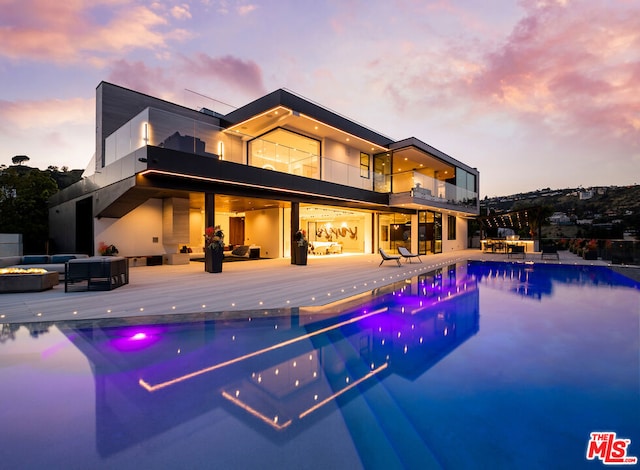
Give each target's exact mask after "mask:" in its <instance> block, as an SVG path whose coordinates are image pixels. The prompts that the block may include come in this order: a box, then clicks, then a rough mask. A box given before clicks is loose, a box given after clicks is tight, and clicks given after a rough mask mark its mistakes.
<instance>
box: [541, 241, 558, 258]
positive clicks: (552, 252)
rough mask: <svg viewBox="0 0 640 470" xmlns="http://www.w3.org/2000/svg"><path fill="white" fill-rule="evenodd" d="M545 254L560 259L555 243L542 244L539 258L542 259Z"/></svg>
mask: <svg viewBox="0 0 640 470" xmlns="http://www.w3.org/2000/svg"><path fill="white" fill-rule="evenodd" d="M545 256H553V257H555V259H557V260H560V255H559V254H558V248H557V247H556V246H555V245H542V254H541V255H540V259H544V257H545Z"/></svg>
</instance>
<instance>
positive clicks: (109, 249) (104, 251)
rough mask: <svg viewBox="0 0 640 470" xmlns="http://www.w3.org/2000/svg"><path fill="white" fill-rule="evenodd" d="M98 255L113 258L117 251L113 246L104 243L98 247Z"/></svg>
mask: <svg viewBox="0 0 640 470" xmlns="http://www.w3.org/2000/svg"><path fill="white" fill-rule="evenodd" d="M98 253H100V255H101V256H115V255H117V254H118V249H117V248H116V247H115V245H107V244H106V243H105V242H100V244H99V245H98Z"/></svg>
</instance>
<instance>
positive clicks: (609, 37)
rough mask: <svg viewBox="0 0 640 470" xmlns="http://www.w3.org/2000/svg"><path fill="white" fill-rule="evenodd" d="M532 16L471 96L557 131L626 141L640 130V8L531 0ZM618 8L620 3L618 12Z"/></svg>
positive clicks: (495, 56) (489, 62) (479, 77)
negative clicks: (639, 77)
mask: <svg viewBox="0 0 640 470" xmlns="http://www.w3.org/2000/svg"><path fill="white" fill-rule="evenodd" d="M523 5H524V6H525V7H526V9H527V15H526V16H525V17H524V18H523V19H522V20H521V21H520V22H519V23H518V24H517V26H516V27H515V28H514V30H513V32H512V34H511V35H510V36H509V37H508V38H507V39H506V41H505V43H504V44H503V45H502V46H501V47H499V48H498V49H496V50H494V51H492V52H491V53H489V54H487V55H486V56H485V61H484V64H483V67H482V69H481V71H480V72H479V73H476V74H474V75H472V76H471V77H470V78H471V82H472V84H471V87H470V88H469V91H470V92H471V93H472V94H473V95H475V96H476V98H482V99H486V100H488V101H490V102H491V103H492V104H493V105H494V106H499V107H501V108H502V109H503V110H504V111H508V112H512V113H516V114H520V115H521V116H522V117H524V118H526V119H531V117H532V116H539V118H540V119H543V120H548V122H549V123H550V124H552V125H553V128H554V130H555V131H557V132H562V133H569V134H571V133H577V132H582V131H583V130H584V127H587V128H588V129H590V132H595V133H597V134H599V135H603V136H606V135H612V134H613V135H616V136H618V137H625V136H626V137H628V138H631V139H632V142H633V141H635V143H636V145H637V144H638V140H637V139H638V137H637V135H638V134H637V133H638V131H639V130H640V123H639V122H638V118H637V115H638V109H639V107H640V81H639V80H638V73H639V72H638V51H639V50H640V30H639V29H638V27H637V25H638V24H640V9H639V8H637V7H636V8H633V7H631V8H628V9H616V8H611V5H610V4H607V5H602V6H598V5H593V4H590V5H589V6H586V5H580V2H546V3H544V4H542V6H540V5H541V4H540V3H539V2H531V1H526V2H524V3H523ZM619 5H620V2H618V3H617V6H619Z"/></svg>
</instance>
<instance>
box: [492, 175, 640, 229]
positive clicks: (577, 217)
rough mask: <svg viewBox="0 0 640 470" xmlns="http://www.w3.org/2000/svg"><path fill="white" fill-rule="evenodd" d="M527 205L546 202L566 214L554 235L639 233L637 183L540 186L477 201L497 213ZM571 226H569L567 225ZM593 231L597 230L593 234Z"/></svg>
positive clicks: (638, 192) (639, 188) (543, 204)
mask: <svg viewBox="0 0 640 470" xmlns="http://www.w3.org/2000/svg"><path fill="white" fill-rule="evenodd" d="M531 206H547V207H549V208H551V209H552V212H560V213H564V214H566V215H567V217H568V218H569V221H570V222H569V223H567V224H563V225H565V227H566V228H562V230H560V229H559V228H557V229H555V230H554V231H553V234H554V235H564V236H575V234H576V233H578V230H580V229H581V231H582V232H583V233H582V234H578V236H581V235H582V236H587V235H592V236H603V235H604V234H605V233H604V232H611V231H613V232H615V233H613V235H614V236H620V237H621V236H622V233H623V232H632V233H633V232H635V233H636V234H637V233H640V185H633V186H599V187H592V188H567V189H550V188H546V189H541V190H538V191H532V192H528V193H520V194H513V195H510V196H499V197H493V198H485V199H484V200H482V201H481V203H480V208H481V214H493V213H495V214H500V213H502V212H509V211H512V210H518V209H523V208H526V207H531ZM570 226H573V227H574V229H573V230H571V229H570V228H569V227H570ZM594 232H597V233H595V234H594Z"/></svg>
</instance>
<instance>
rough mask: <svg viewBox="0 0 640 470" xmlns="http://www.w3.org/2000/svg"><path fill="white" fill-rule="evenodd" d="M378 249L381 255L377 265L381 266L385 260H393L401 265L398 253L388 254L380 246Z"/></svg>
mask: <svg viewBox="0 0 640 470" xmlns="http://www.w3.org/2000/svg"><path fill="white" fill-rule="evenodd" d="M378 251H379V252H380V256H382V261H380V264H379V265H378V267H380V266H382V263H384V262H385V261H395V262H396V263H398V266H401V265H400V256H399V255H388V254H387V253H386V252H385V251H384V250H383V249H382V248H378Z"/></svg>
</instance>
